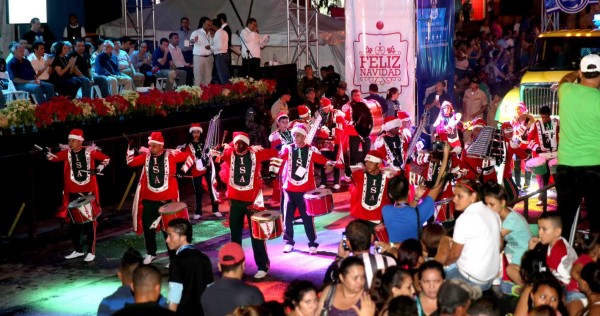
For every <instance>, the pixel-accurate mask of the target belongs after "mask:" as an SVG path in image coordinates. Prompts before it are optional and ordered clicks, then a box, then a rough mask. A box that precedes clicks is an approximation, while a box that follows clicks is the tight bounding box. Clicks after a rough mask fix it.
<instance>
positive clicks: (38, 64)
mask: <svg viewBox="0 0 600 316" xmlns="http://www.w3.org/2000/svg"><path fill="white" fill-rule="evenodd" d="M27 59H29V61H30V62H31V66H32V67H33V70H35V73H36V75H37V73H38V71H40V70H42V69H44V67H46V60H48V54H44V56H42V58H40V59H38V58H37V57H36V56H35V54H29V56H27ZM37 77H38V79H40V80H48V79H50V74H49V73H48V68H46V70H44V72H42V74H41V75H38V76H37Z"/></svg>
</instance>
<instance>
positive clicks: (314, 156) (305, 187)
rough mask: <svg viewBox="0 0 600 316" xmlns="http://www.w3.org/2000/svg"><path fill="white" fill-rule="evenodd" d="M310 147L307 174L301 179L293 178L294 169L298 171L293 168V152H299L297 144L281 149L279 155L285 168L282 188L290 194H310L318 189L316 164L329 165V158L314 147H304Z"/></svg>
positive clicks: (306, 166)
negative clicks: (309, 192) (315, 172)
mask: <svg viewBox="0 0 600 316" xmlns="http://www.w3.org/2000/svg"><path fill="white" fill-rule="evenodd" d="M304 147H308V157H307V158H306V159H307V160H306V165H305V166H303V168H306V169H307V170H306V172H305V173H304V175H303V177H302V178H301V179H294V178H297V177H296V176H293V174H292V169H294V170H297V168H296V167H295V166H292V163H291V162H292V155H294V154H293V152H297V147H296V144H290V145H285V146H283V147H282V148H281V153H280V154H279V158H281V159H282V160H283V162H282V163H281V165H282V166H283V170H282V183H283V185H282V187H283V189H285V190H286V191H289V192H308V191H310V190H314V189H315V188H316V184H315V174H314V164H315V163H318V164H322V165H325V164H326V163H327V161H328V160H327V158H325V156H323V155H321V154H320V153H319V151H318V150H317V149H316V148H315V147H313V146H303V147H302V148H304Z"/></svg>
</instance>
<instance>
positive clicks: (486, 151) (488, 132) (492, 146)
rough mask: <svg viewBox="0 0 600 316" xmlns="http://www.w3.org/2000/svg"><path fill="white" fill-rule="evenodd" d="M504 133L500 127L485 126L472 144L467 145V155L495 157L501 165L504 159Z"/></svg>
mask: <svg viewBox="0 0 600 316" xmlns="http://www.w3.org/2000/svg"><path fill="white" fill-rule="evenodd" d="M503 141H504V135H503V133H502V131H501V130H500V129H497V128H495V127H492V126H483V127H482V128H481V131H480V132H479V134H478V135H477V137H475V139H474V140H473V142H472V143H471V145H469V147H467V156H469V157H474V158H481V159H483V158H495V159H496V164H497V165H500V164H501V163H502V161H503V159H504V146H503V144H502V142H503Z"/></svg>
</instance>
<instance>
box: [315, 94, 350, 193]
mask: <svg viewBox="0 0 600 316" xmlns="http://www.w3.org/2000/svg"><path fill="white" fill-rule="evenodd" d="M320 106H321V110H320V111H319V112H317V113H315V118H316V115H321V116H323V120H322V121H321V129H320V130H319V131H318V132H317V148H318V149H319V151H320V152H321V154H322V155H323V156H325V158H327V159H330V160H333V161H338V160H341V159H340V157H339V156H340V155H343V153H342V152H341V150H340V146H341V144H342V140H343V133H344V124H345V121H344V112H342V111H340V110H336V109H334V108H333V105H332V104H331V100H329V99H327V98H322V99H321V104H320ZM319 168H320V169H321V185H319V188H321V189H323V188H325V183H327V173H326V172H325V166H320V167H319ZM333 183H334V184H333V189H334V190H339V189H340V170H339V169H337V168H335V169H333Z"/></svg>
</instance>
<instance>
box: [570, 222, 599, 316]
mask: <svg viewBox="0 0 600 316" xmlns="http://www.w3.org/2000/svg"><path fill="white" fill-rule="evenodd" d="M599 237H600V234H597V233H596V234H594V233H592V234H590V235H583V236H582V235H579V234H578V235H576V238H575V242H574V245H575V246H576V247H577V249H576V251H577V253H580V255H579V258H577V260H575V262H573V268H571V281H570V282H569V285H567V310H569V315H575V314H577V312H579V311H580V310H582V309H583V308H584V306H585V305H586V294H585V292H584V291H583V290H582V289H581V287H579V284H580V283H581V281H582V280H581V278H582V269H583V267H585V266H586V265H587V264H588V263H590V262H598V257H599V256H600V243H598V238H599ZM588 306H589V304H588Z"/></svg>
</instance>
